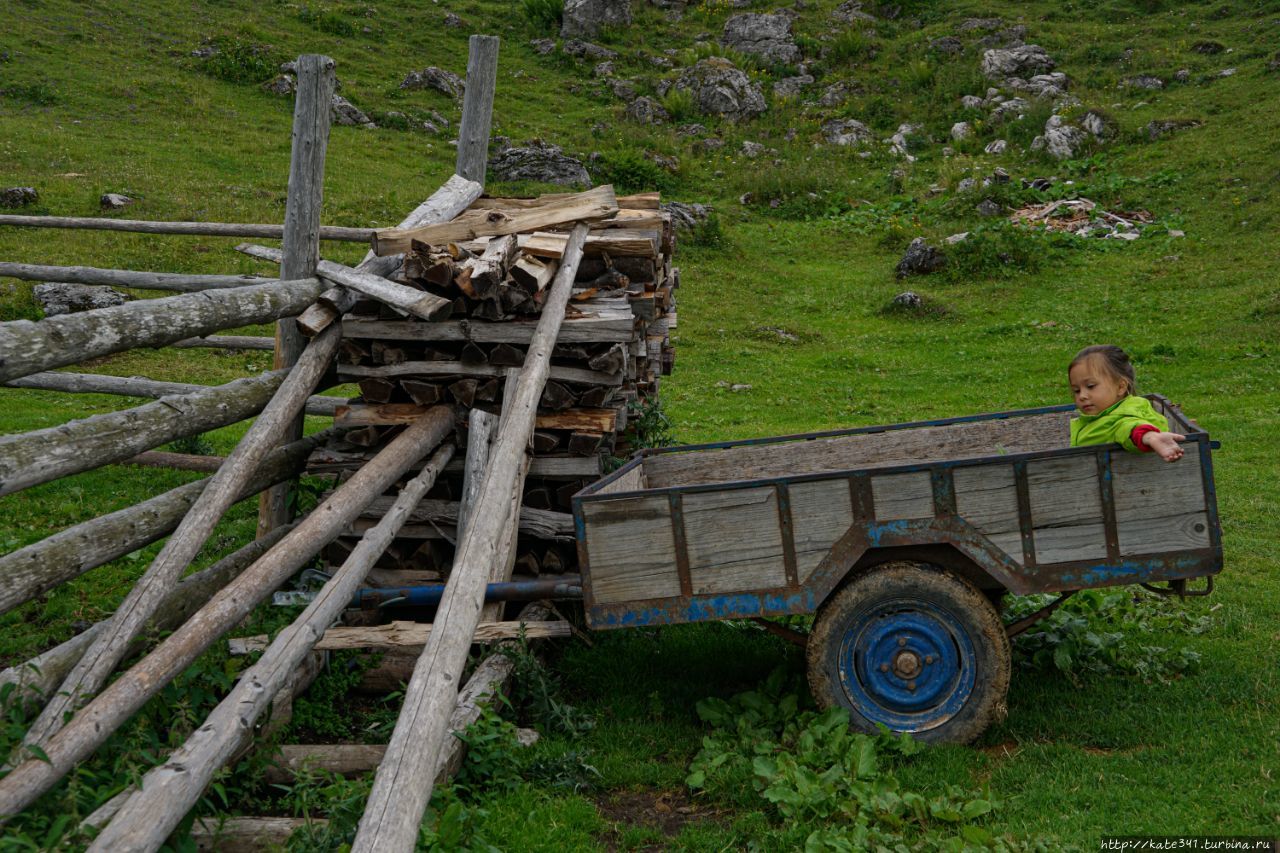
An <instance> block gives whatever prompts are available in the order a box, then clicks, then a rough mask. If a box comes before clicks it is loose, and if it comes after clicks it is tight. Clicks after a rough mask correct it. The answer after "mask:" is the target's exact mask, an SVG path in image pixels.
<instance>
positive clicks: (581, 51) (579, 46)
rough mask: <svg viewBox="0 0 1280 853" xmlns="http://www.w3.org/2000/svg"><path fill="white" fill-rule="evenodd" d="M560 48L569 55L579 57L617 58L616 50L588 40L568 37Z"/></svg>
mask: <svg viewBox="0 0 1280 853" xmlns="http://www.w3.org/2000/svg"><path fill="white" fill-rule="evenodd" d="M560 49H561V50H563V51H564V52H565V53H567V54H569V55H570V56H577V57H581V58H582V59H597V60H599V59H617V58H618V52H617V51H616V50H610V49H609V48H607V47H601V46H600V45H598V44H592V43H591V42H589V41H582V40H580V39H569V40H568V41H566V42H565V43H564V44H563V45H561V46H560Z"/></svg>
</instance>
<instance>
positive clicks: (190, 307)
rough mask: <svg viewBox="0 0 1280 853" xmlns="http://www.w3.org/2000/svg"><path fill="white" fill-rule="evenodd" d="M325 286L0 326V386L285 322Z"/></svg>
mask: <svg viewBox="0 0 1280 853" xmlns="http://www.w3.org/2000/svg"><path fill="white" fill-rule="evenodd" d="M323 287H324V285H322V284H321V283H320V281H319V280H318V279H314V278H306V279H301V280H299V281H279V282H273V283H271V284H254V285H248V286H246V287H229V288H223V289H221V290H208V291H205V292H203V293H187V294H183V295H180V296H167V297H163V298H161V299H139V300H136V301H134V302H126V303H125V304H124V305H115V306H113V307H111V308H99V309H97V310H94V311H82V312H80V313H79V314H64V315H62V316H60V317H48V318H45V319H44V320H40V321H39V322H32V321H31V320H11V321H10V322H8V323H0V382H7V381H9V380H10V379H17V378H18V377H19V376H27V375H29V374H32V373H37V372H39V371H41V370H52V369H53V368H55V367H62V366H64V365H67V364H75V363H76V362H78V361H85V360H87V359H91V358H97V357H98V356H103V355H110V354H111V353H116V352H122V351H123V350H127V349H133V348H135V347H159V346H164V345H166V344H171V343H173V342H174V341H180V340H183V339H185V338H189V337H192V336H193V335H207V334H210V333H211V332H217V331H220V330H222V329H231V328H236V327H239V326H249V325H253V324H255V323H267V322H270V321H272V320H275V319H277V318H279V317H291V316H293V315H294V314H297V313H299V312H300V311H303V310H304V309H306V307H307V306H308V305H310V304H311V303H313V302H315V300H316V297H317V296H319V295H320V292H321V290H322V289H323Z"/></svg>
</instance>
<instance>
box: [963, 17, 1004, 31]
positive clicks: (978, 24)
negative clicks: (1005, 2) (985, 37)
mask: <svg viewBox="0 0 1280 853" xmlns="http://www.w3.org/2000/svg"><path fill="white" fill-rule="evenodd" d="M1003 23H1004V22H1003V21H1001V20H1000V19H999V18H965V19H964V21H962V22H961V23H960V26H958V27H956V29H958V30H959V31H960V32H962V33H969V32H973V31H974V30H982V31H983V32H991V31H992V30H998V29H1000V25H1001V24H1003Z"/></svg>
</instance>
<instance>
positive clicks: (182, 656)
mask: <svg viewBox="0 0 1280 853" xmlns="http://www.w3.org/2000/svg"><path fill="white" fill-rule="evenodd" d="M452 429H453V413H452V412H450V411H449V409H447V408H445V407H438V408H436V409H433V410H432V411H431V412H430V413H429V414H428V415H427V416H424V417H423V418H422V419H421V420H420V421H418V422H417V423H415V424H413V425H412V426H410V427H409V428H408V429H406V430H405V431H404V432H402V433H400V435H398V436H397V437H396V438H395V440H394V441H392V442H391V443H390V444H389V445H387V447H386V448H385V449H384V450H383V451H382V452H381V453H380V454H378V456H377V457H375V458H374V459H373V460H371V461H370V462H369V463H368V464H367V465H365V466H364V467H363V468H361V469H360V470H359V471H358V472H356V474H355V475H354V476H353V477H352V478H351V479H350V480H348V481H347V482H345V483H343V484H342V486H340V487H339V488H338V490H337V491H336V492H334V493H333V496H332V497H330V498H329V499H328V500H326V501H324V502H323V503H322V504H321V505H320V506H318V507H317V508H316V509H315V510H314V511H313V512H312V513H311V514H310V515H308V516H307V517H306V518H305V519H303V520H302V521H301V522H299V523H298V526H297V527H295V528H294V529H293V530H292V531H290V532H289V534H288V535H286V536H285V537H284V539H282V540H281V541H280V542H279V543H278V544H277V545H276V547H274V548H272V549H271V550H270V551H268V552H267V553H266V555H264V556H263V557H262V558H261V559H259V560H258V562H256V563H254V565H253V566H251V567H250V568H249V569H247V570H246V571H245V572H244V573H243V574H241V575H240V577H238V578H236V579H235V580H234V581H232V582H231V584H229V585H228V586H227V587H226V588H224V589H222V590H221V591H220V592H219V593H218V594H217V595H216V596H214V597H213V599H212V600H210V601H209V603H207V604H206V605H205V606H204V607H202V608H201V609H200V610H199V611H198V612H197V613H196V614H195V615H193V616H192V617H191V618H190V619H188V620H187V622H186V623H185V624H184V625H183V626H182V627H181V628H179V629H178V630H177V631H175V632H174V633H173V634H171V635H169V637H168V639H166V640H165V641H164V642H163V643H161V644H160V645H159V646H158V647H157V648H156V649H155V650H154V651H153V652H151V654H149V655H147V656H146V657H145V658H143V659H142V660H141V661H140V662H138V663H137V664H135V665H134V666H133V668H132V669H130V670H129V671H128V672H126V673H124V674H123V675H121V676H120V677H119V678H117V679H116V680H115V681H114V682H112V683H111V685H110V686H109V687H107V688H106V689H105V690H104V691H102V693H100V694H98V696H97V697H95V698H94V699H93V701H91V702H90V703H89V704H88V705H86V706H85V707H84V708H83V709H81V711H80V713H78V714H77V715H76V716H75V717H74V718H73V719H72V720H71V721H70V722H69V723H67V724H66V725H65V726H64V727H63V729H62V731H60V732H58V734H56V735H55V736H54V737H53V738H52V739H51V740H50V741H49V743H48V745H47V747H46V748H45V751H44V755H45V757H46V758H47V760H44V759H43V758H28V759H26V760H24V761H23V763H21V764H19V765H18V766H17V767H15V768H14V769H13V770H12V771H11V772H10V773H9V775H8V776H6V777H4V779H0V821H7V820H9V819H10V818H12V817H13V816H14V815H16V814H18V812H20V811H22V810H23V809H24V808H26V807H27V806H28V805H30V804H31V803H32V802H34V801H35V800H36V799H37V798H38V797H39V796H40V795H42V794H43V793H44V792H45V791H47V790H49V789H50V788H51V787H53V786H54V785H55V784H56V783H57V782H58V780H59V779H61V778H62V777H63V776H65V775H66V774H67V772H69V771H70V770H71V769H72V768H73V767H74V766H75V765H76V764H77V763H78V762H79V761H82V760H83V759H84V758H85V757H87V756H88V755H90V754H91V753H92V752H93V751H94V750H95V749H97V748H98V746H100V745H101V744H102V742H103V741H105V740H106V739H107V738H108V737H110V735H111V733H112V732H114V731H115V730H116V729H117V728H118V727H119V726H120V725H121V724H122V723H123V722H124V721H125V720H127V719H129V717H131V716H132V715H133V714H134V713H135V712H137V710H138V709H139V708H141V707H142V706H143V705H144V704H145V703H146V702H147V700H148V699H150V698H151V697H152V696H153V695H155V694H156V693H157V692H159V691H160V690H161V689H162V688H163V687H164V685H166V684H168V683H169V682H170V681H171V680H172V679H173V678H174V677H176V676H177V675H178V674H179V673H181V672H182V670H183V669H185V668H186V667H187V666H188V665H190V663H191V662H192V661H193V660H195V659H196V658H197V657H198V656H199V655H200V654H201V653H202V652H203V651H204V650H205V649H207V648H208V647H209V646H210V645H211V644H212V643H214V642H215V641H216V640H217V639H218V637H220V636H222V634H224V633H225V632H226V631H227V630H228V629H229V628H231V627H232V626H233V625H235V624H236V623H238V622H239V621H240V620H241V619H243V618H244V617H245V615H246V614H247V613H249V611H250V610H252V609H253V608H254V607H255V606H256V605H257V604H258V602H259V601H261V600H262V599H263V598H265V597H266V596H267V595H269V594H270V593H271V591H272V590H274V589H276V588H278V587H279V586H280V584H282V583H283V582H284V581H285V580H286V579H287V578H288V577H289V576H290V575H292V574H293V573H294V572H296V571H297V570H298V569H299V568H301V567H302V566H303V565H305V564H306V562H307V561H308V560H310V559H311V558H312V557H313V556H314V555H315V554H316V553H317V552H318V551H319V550H320V549H321V548H323V547H324V546H325V545H326V544H327V543H328V542H330V541H332V540H333V539H334V538H335V537H336V536H337V535H338V534H339V533H340V532H341V531H342V529H343V528H344V527H346V526H347V525H348V524H350V523H351V521H352V520H353V519H354V517H355V515H356V514H357V513H358V512H359V511H360V508H361V507H362V506H364V505H365V504H366V503H367V502H368V501H369V500H370V499H372V498H373V496H374V495H380V494H382V493H383V492H384V491H386V489H387V488H389V487H390V486H391V484H392V483H394V482H395V481H396V480H397V479H399V478H400V476H401V475H403V474H404V472H405V470H406V469H407V468H408V467H409V465H410V462H411V461H413V460H417V459H420V458H421V457H422V455H423V454H424V453H425V452H426V451H427V450H429V449H430V448H432V447H434V446H436V445H437V444H439V443H440V441H441V440H442V439H443V438H444V437H445V436H446V435H448V433H449V432H450V431H451V430H452Z"/></svg>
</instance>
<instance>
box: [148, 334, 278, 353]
mask: <svg viewBox="0 0 1280 853" xmlns="http://www.w3.org/2000/svg"><path fill="white" fill-rule="evenodd" d="M171 346H175V347H178V348H179V349H193V348H197V347H206V348H209V349H252V350H274V349H275V348H276V342H275V339H274V338H259V337H253V336H251V335H206V336H205V337H203V338H187V339H186V340H185V341H175V342H174V343H173V344H171Z"/></svg>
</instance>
